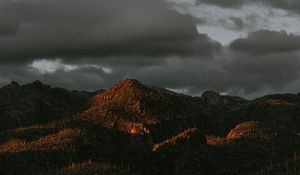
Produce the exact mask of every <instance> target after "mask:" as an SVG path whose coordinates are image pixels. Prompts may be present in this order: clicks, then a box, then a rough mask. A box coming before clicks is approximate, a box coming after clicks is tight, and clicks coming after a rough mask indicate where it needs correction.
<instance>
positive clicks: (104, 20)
mask: <svg viewBox="0 0 300 175" xmlns="http://www.w3.org/2000/svg"><path fill="white" fill-rule="evenodd" d="M0 16H1V17H4V19H6V17H8V19H10V20H1V18H0V36H1V35H8V34H10V35H9V36H7V37H5V38H0V48H1V49H0V60H5V61H8V60H9V61H18V60H20V59H10V58H26V57H29V58H37V57H55V56H65V57H68V56H69V57H82V56H103V55H105V56H107V55H143V56H148V55H149V56H157V55H176V54H178V55H209V54H211V53H212V52H214V51H215V50H218V49H219V48H220V47H221V46H220V44H219V43H217V42H214V41H211V40H210V38H209V37H208V36H207V35H205V34H198V32H197V29H196V26H195V24H194V21H193V19H192V18H191V17H189V16H186V15H182V14H180V13H178V12H176V11H175V10H171V9H170V8H169V6H168V5H167V4H166V3H165V2H163V1H162V0H152V1H140V0H128V1H122V0H110V1H106V0H85V1H81V0H72V1H71V0H60V1H56V0H46V1H40V0H23V1H8V0H6V1H3V2H1V3H0Z"/></svg>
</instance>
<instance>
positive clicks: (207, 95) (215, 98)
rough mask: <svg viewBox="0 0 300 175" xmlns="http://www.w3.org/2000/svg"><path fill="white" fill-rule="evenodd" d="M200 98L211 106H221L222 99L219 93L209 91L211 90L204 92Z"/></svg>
mask: <svg viewBox="0 0 300 175" xmlns="http://www.w3.org/2000/svg"><path fill="white" fill-rule="evenodd" d="M201 98H202V99H203V100H204V101H205V102H207V103H209V104H213V105H218V104H223V99H222V97H221V95H220V93H218V92H215V91H211V90H208V91H205V92H203V94H202V96H201Z"/></svg>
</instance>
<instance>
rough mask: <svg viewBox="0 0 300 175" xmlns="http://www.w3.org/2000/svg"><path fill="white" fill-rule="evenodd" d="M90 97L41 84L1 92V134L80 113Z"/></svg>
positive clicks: (11, 88)
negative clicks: (8, 130)
mask: <svg viewBox="0 0 300 175" xmlns="http://www.w3.org/2000/svg"><path fill="white" fill-rule="evenodd" d="M90 97H91V94H90V93H88V92H78V91H69V90H66V89H62V88H51V87H50V86H49V85H45V84H43V83H42V82H40V81H35V82H33V83H30V84H27V85H22V86H21V85H19V84H18V83H16V82H12V83H11V84H9V85H7V86H4V87H3V88H1V89H0V131H3V130H6V129H13V128H18V127H24V126H28V125H31V124H39V123H47V122H50V121H54V120H56V119H61V118H63V117H70V116H72V115H74V114H76V113H78V112H81V111H82V110H83V109H84V108H85V107H86V105H87V104H88V101H89V98H90Z"/></svg>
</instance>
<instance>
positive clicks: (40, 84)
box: [26, 80, 51, 89]
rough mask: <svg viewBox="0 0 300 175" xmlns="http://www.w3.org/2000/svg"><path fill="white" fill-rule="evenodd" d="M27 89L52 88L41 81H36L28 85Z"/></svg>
mask: <svg viewBox="0 0 300 175" xmlns="http://www.w3.org/2000/svg"><path fill="white" fill-rule="evenodd" d="M26 87H30V88H37V89H48V88H51V87H50V86H49V85H46V84H43V83H42V82H41V81H39V80H36V81H34V82H32V83H29V84H27V85H26Z"/></svg>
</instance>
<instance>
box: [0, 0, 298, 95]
mask: <svg viewBox="0 0 300 175" xmlns="http://www.w3.org/2000/svg"><path fill="white" fill-rule="evenodd" d="M258 7H259V8H258ZM256 8H257V9H258V10H257V11H258V12H255V10H254V9H256ZM205 9H207V10H205ZM298 13H300V6H299V3H298V1H296V0H287V1H279V0H278V1H277V0H272V1H271V0H267V1H260V0H248V1H242V0H209V1H208V0H166V1H164V0H151V1H146V0H142V1H141V0H128V1H126V2H124V1H122V0H110V1H106V0H86V1H81V0H60V1H58V0H44V1H40V0H15V1H11V0H2V1H0V85H5V84H7V83H9V82H10V81H11V80H15V81H19V82H21V83H28V82H30V81H33V80H35V79H39V80H42V81H44V82H46V83H49V84H51V85H53V86H62V87H66V88H70V89H78V90H96V89H101V88H106V87H109V86H111V85H113V84H114V83H115V82H116V81H118V80H120V79H123V78H128V77H130V78H137V79H139V80H141V81H142V82H144V83H146V84H152V85H158V86H163V87H166V88H170V89H175V90H178V91H184V92H186V93H189V94H192V95H200V94H201V92H203V91H204V90H207V89H213V90H217V91H220V92H224V93H228V94H231V95H242V96H244V97H249V98H253V97H256V96H258V95H263V94H266V93H277V92H299V91H300V88H298V87H299V84H300V72H299V70H300V69H299V67H300V62H299V59H300V31H299V33H297V30H298V28H297V27H294V28H293V25H292V24H295V25H296V26H297V23H296V22H295V21H297V20H299V19H298V18H299V14H298ZM294 31H295V32H294ZM210 37H212V38H214V39H211V38H210ZM224 41H226V42H224ZM220 43H223V44H220Z"/></svg>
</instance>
